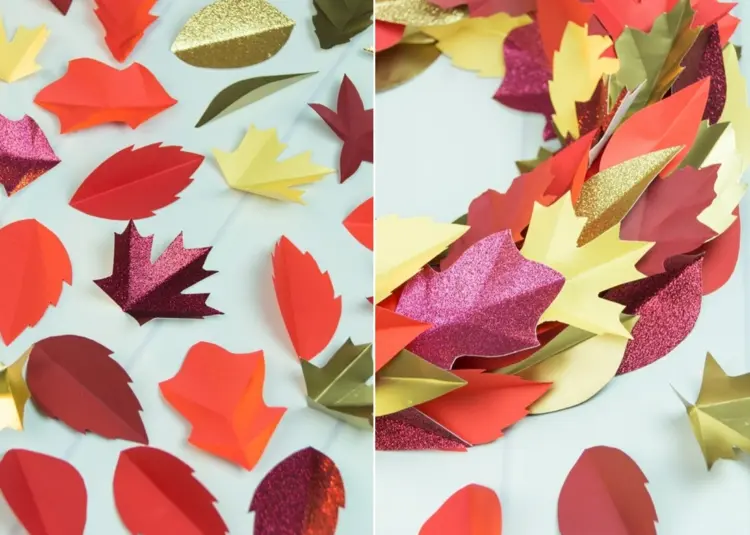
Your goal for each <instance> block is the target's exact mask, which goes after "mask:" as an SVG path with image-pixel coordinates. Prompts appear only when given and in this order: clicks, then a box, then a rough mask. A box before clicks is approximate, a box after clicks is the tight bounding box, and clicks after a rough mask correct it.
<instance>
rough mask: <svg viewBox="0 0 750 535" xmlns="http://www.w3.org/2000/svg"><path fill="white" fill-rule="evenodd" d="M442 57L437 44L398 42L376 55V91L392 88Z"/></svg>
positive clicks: (420, 72)
mask: <svg viewBox="0 0 750 535" xmlns="http://www.w3.org/2000/svg"><path fill="white" fill-rule="evenodd" d="M439 57H440V50H438V49H437V47H436V46H435V45H406V44H403V43H402V44H398V45H396V46H394V47H391V48H389V49H388V50H383V51H382V52H378V53H377V56H376V57H375V91H377V92H381V91H386V90H387V89H392V88H394V87H397V86H399V85H401V84H403V83H405V82H408V81H409V80H411V79H412V78H414V77H416V76H417V75H419V74H422V72H424V71H425V70H427V67H429V66H430V65H432V64H433V62H434V61H435V60H436V59H438V58H439Z"/></svg>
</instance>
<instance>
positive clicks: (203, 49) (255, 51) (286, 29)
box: [172, 0, 294, 69]
mask: <svg viewBox="0 0 750 535" xmlns="http://www.w3.org/2000/svg"><path fill="white" fill-rule="evenodd" d="M293 28H294V21H293V20H292V19H290V18H289V17H287V16H286V15H284V14H283V13H282V12H281V11H279V10H278V9H276V8H275V7H274V6H272V5H271V4H270V3H268V2H267V0H217V1H216V2H214V3H213V4H210V5H208V6H206V7H204V8H203V9H201V10H200V11H198V12H197V13H195V14H194V15H193V16H192V17H190V19H189V20H188V21H187V23H186V24H185V26H184V27H183V28H182V30H180V33H179V34H178V35H177V38H176V39H175V41H174V43H172V52H173V53H174V54H175V55H176V56H177V57H178V58H180V59H181V60H182V61H184V62H185V63H189V64H190V65H194V66H196V67H209V68H214V69H230V68H234V67H248V66H250V65H255V64H256V63H260V62H261V61H265V60H267V59H268V58H270V57H271V56H273V55H274V54H276V53H277V52H278V51H279V50H281V48H282V47H283V46H284V44H286V42H287V40H288V39H289V36H290V35H291V33H292V29H293Z"/></svg>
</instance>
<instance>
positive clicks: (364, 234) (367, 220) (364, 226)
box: [344, 197, 375, 251]
mask: <svg viewBox="0 0 750 535" xmlns="http://www.w3.org/2000/svg"><path fill="white" fill-rule="evenodd" d="M373 212H374V202H373V198H372V197H370V198H369V199H367V200H366V201H365V202H363V203H362V204H360V205H359V206H357V207H356V208H355V209H354V210H353V211H352V213H350V214H349V215H348V216H346V219H344V227H346V230H348V231H349V234H351V235H352V237H353V238H354V239H355V240H357V241H358V242H359V243H361V244H362V245H363V246H364V247H367V248H368V249H369V250H370V251H372V247H373V242H374V241H375V235H374V234H373V225H374V224H375V221H374V220H375V216H374V214H373Z"/></svg>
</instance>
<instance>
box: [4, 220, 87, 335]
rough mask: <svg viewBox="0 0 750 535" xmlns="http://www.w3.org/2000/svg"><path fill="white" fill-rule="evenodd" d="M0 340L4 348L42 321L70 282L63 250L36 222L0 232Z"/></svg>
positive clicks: (52, 235) (67, 260) (66, 259)
mask: <svg viewBox="0 0 750 535" xmlns="http://www.w3.org/2000/svg"><path fill="white" fill-rule="evenodd" d="M0 252H1V253H2V255H3V258H5V259H6V261H4V262H0V295H2V296H3V298H2V300H0V336H2V339H3V341H4V342H5V344H6V345H7V344H10V343H11V342H12V341H13V340H15V339H16V338H17V337H18V336H19V335H20V334H21V333H22V332H23V331H24V330H25V329H26V327H33V326H34V325H36V324H37V323H39V320H41V319H42V316H44V313H45V312H46V311H47V308H48V307H49V306H50V305H51V306H55V305H57V302H58V300H59V299H60V294H62V289H63V283H68V284H71V283H72V282H73V268H72V266H71V265H70V258H69V257H68V252H67V251H66V250H65V246H64V245H63V244H62V242H61V241H60V240H59V239H58V237H57V236H55V235H54V234H53V233H52V231H50V230H49V229H48V228H47V227H45V226H44V225H42V224H41V223H39V222H38V221H37V220H35V219H24V220H21V221H15V222H13V223H10V224H9V225H6V226H4V227H2V228H0Z"/></svg>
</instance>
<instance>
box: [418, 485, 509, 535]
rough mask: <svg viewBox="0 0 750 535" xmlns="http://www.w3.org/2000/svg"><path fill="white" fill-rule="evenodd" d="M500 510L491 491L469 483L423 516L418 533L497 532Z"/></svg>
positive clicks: (491, 534) (500, 525)
mask: <svg viewBox="0 0 750 535" xmlns="http://www.w3.org/2000/svg"><path fill="white" fill-rule="evenodd" d="M502 531H503V513H502V507H501V506H500V498H498V497H497V494H496V493H495V491H494V490H492V489H489V488H487V487H483V486H482V485H477V484H476V483H472V484H470V485H466V486H465V487H464V488H462V489H460V490H458V491H456V492H455V493H453V494H452V495H451V497H450V498H448V499H447V500H446V501H445V503H444V504H443V505H441V506H440V508H439V509H438V510H437V511H435V513H433V515H432V516H431V517H430V518H428V519H427V522H425V523H424V525H423V526H422V529H420V530H419V535H445V534H447V533H450V535H500V534H501V533H502Z"/></svg>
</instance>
